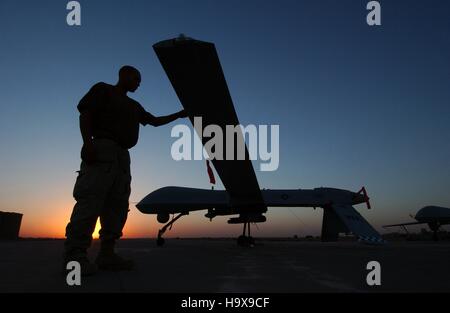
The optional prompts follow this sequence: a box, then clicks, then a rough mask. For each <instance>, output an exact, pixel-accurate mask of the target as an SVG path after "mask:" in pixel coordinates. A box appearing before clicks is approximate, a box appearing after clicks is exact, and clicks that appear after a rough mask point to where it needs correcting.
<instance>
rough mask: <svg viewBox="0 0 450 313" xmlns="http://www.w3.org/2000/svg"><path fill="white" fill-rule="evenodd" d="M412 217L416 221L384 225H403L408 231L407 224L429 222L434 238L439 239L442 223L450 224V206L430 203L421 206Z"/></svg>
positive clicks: (386, 226)
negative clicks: (445, 206)
mask: <svg viewBox="0 0 450 313" xmlns="http://www.w3.org/2000/svg"><path fill="white" fill-rule="evenodd" d="M411 217H412V218H414V219H415V220H416V222H410V223H400V224H392V225H385V226H383V227H384V228H388V227H396V226H401V227H403V229H404V230H405V231H406V232H408V230H407V229H406V226H408V225H419V224H428V227H430V229H431V231H432V232H433V240H434V241H437V240H438V239H439V238H438V231H439V228H440V227H441V226H442V225H447V224H450V208H444V207H440V206H432V205H430V206H426V207H423V208H421V209H420V210H419V211H418V212H417V214H416V216H414V217H413V216H411Z"/></svg>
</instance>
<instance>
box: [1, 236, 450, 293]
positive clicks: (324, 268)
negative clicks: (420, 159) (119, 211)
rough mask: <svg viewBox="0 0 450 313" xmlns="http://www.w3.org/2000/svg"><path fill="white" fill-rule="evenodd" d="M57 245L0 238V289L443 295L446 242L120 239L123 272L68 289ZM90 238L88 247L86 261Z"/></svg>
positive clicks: (449, 276) (447, 277) (447, 288)
mask: <svg viewBox="0 0 450 313" xmlns="http://www.w3.org/2000/svg"><path fill="white" fill-rule="evenodd" d="M62 249H63V241H62V240H19V241H0V251H1V253H0V292H151V293H154V292H164V293H166V292H169V293H170V292H244V293H246V292H251V293H260V292H261V293H262V292H275V293H281V292H289V293H297V292H299V293H303V292H450V264H449V260H450V243H449V242H448V241H447V242H437V243H436V242H392V243H389V244H387V245H384V246H367V245H361V244H359V243H356V242H336V243H322V242H307V241H275V240H262V239H260V240H258V241H257V245H256V246H255V247H253V248H242V247H238V246H237V245H236V243H235V241H234V240H232V239H167V241H166V245H165V246H164V247H162V248H159V247H157V246H156V244H155V240H151V239H135V240H133V239H129V240H122V241H120V242H119V245H118V249H117V250H118V252H119V253H121V254H122V255H123V256H126V257H130V258H133V259H134V260H135V262H136V269H135V270H133V271H129V272H99V273H98V274H97V275H96V276H92V277H83V278H82V284H81V286H77V287H69V286H67V285H66V281H65V276H64V275H62V274H61V254H62ZM97 249H98V242H97V241H96V242H95V243H94V245H93V247H92V248H91V249H90V256H91V257H92V258H93V257H94V256H95V253H96V251H97ZM373 260H375V261H378V262H379V263H380V265H381V286H373V287H371V286H368V285H367V283H366V276H367V274H368V272H369V270H367V269H366V265H367V263H368V262H369V261H373Z"/></svg>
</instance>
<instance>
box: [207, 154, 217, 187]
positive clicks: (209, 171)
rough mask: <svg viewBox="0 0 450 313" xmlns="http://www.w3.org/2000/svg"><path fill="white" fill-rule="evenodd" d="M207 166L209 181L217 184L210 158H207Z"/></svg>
mask: <svg viewBox="0 0 450 313" xmlns="http://www.w3.org/2000/svg"><path fill="white" fill-rule="evenodd" d="M206 168H207V170H208V176H209V182H210V183H211V184H213V185H215V184H216V179H215V178H214V172H213V170H212V168H211V166H210V165H209V160H206Z"/></svg>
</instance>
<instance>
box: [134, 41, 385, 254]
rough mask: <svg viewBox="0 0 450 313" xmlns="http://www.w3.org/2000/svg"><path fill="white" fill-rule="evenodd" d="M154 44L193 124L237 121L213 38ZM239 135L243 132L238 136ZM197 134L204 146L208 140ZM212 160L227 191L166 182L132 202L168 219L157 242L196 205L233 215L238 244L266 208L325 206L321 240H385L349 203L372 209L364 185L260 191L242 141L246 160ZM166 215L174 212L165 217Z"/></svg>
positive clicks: (249, 241)
mask: <svg viewBox="0 0 450 313" xmlns="http://www.w3.org/2000/svg"><path fill="white" fill-rule="evenodd" d="M153 49H154V50H155V52H156V55H157V56H158V58H159V61H160V62H161V64H162V66H163V68H164V71H165V72H166V74H167V76H168V78H169V80H170V82H171V84H172V86H173V88H174V89H175V92H176V94H177V96H178V98H179V99H180V102H181V104H182V105H183V107H184V108H185V110H186V111H187V112H188V113H189V119H190V121H191V123H192V124H194V117H202V119H203V125H204V127H206V126H208V125H218V126H219V127H221V129H222V130H225V126H226V125H233V126H237V125H240V124H239V121H238V118H237V115H236V111H235V109H234V105H233V102H232V99H231V96H230V93H229V91H228V86H227V83H226V80H225V77H224V74H223V71H222V68H221V65H220V61H219V57H218V55H217V52H216V49H215V46H214V44H213V43H209V42H204V41H199V40H194V39H191V38H187V37H184V36H180V37H178V38H174V39H169V40H164V41H161V42H158V43H156V44H154V45H153ZM196 131H198V130H197V129H196ZM224 136H225V138H224V140H223V142H227V140H226V136H227V134H226V132H224ZM233 136H235V138H234V139H235V140H233V142H234V143H235V147H234V148H235V149H234V151H237V150H236V143H237V142H238V141H240V140H241V142H242V140H243V136H242V133H239V132H237V133H233ZM238 136H241V137H240V138H236V137H238ZM199 137H200V138H202V144H203V145H205V143H206V142H207V139H206V138H205V137H203V136H199ZM208 139H209V138H208ZM238 139H239V140H238ZM226 148H227V147H226V145H224V147H223V149H224V155H227V154H226ZM211 162H212V163H213V165H214V168H215V170H216V172H217V173H218V175H219V176H220V178H221V181H222V183H223V185H224V187H225V189H226V190H208V189H196V188H187V187H164V188H161V189H158V190H155V191H153V192H152V193H150V194H148V195H147V196H146V197H144V198H143V199H142V200H141V201H140V202H139V203H138V204H137V205H136V207H137V208H138V210H139V211H141V212H142V213H145V214H156V215H157V220H158V222H160V223H167V224H166V225H165V226H164V227H163V228H162V229H160V230H159V232H158V239H157V244H158V246H161V245H163V244H164V238H162V235H163V234H164V232H165V231H166V230H167V229H168V228H169V227H172V225H173V223H174V222H175V221H177V220H178V219H179V218H180V217H182V216H184V215H187V214H189V212H191V211H195V210H207V213H206V214H205V217H206V218H208V219H213V218H214V217H216V216H224V215H237V216H234V217H231V218H230V219H229V220H228V223H229V224H243V232H242V235H241V236H239V237H238V240H237V242H238V244H239V245H242V246H251V245H253V244H254V240H253V238H252V237H251V232H250V226H251V224H252V223H262V222H265V221H266V217H265V216H264V213H266V212H267V207H320V208H323V210H324V214H323V222H322V240H323V241H336V240H337V239H338V237H339V233H350V232H351V233H353V234H354V235H355V236H357V237H358V239H359V240H360V241H362V242H365V243H371V244H379V243H384V242H385V241H384V240H383V239H382V238H381V236H380V234H379V233H378V232H377V231H376V230H375V229H374V228H373V227H372V226H371V225H370V224H369V223H368V222H367V221H366V220H365V219H364V217H362V216H361V214H359V213H358V211H356V210H355V209H354V208H353V205H357V204H360V203H366V204H367V206H368V208H369V209H370V203H369V197H368V196H367V193H366V190H365V188H364V187H363V188H361V190H360V191H359V192H352V191H348V190H342V189H335V188H315V189H311V190H302V189H290V190H271V189H267V190H265V189H264V190H261V189H260V188H259V184H258V181H257V179H256V175H255V171H254V169H253V166H252V163H251V160H250V159H249V154H248V151H247V147H246V146H245V159H244V160H238V159H234V160H218V159H212V160H211ZM207 165H208V173H209V174H210V179H211V173H212V170H211V168H210V167H209V163H208V161H207ZM170 214H178V215H177V216H174V217H173V219H172V220H171V221H170V222H169V220H170Z"/></svg>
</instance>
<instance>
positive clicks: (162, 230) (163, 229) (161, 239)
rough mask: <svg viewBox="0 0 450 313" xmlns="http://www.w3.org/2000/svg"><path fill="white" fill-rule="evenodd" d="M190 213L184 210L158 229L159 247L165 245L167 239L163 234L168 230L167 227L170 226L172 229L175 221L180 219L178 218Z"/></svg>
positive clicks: (157, 241) (157, 243)
mask: <svg viewBox="0 0 450 313" xmlns="http://www.w3.org/2000/svg"><path fill="white" fill-rule="evenodd" d="M188 214H189V213H186V212H183V213H180V214H178V215H177V216H175V217H174V218H173V219H172V220H171V221H170V222H169V223H167V224H166V225H164V227H163V228H161V229H160V230H159V231H158V238H157V239H156V245H157V246H158V247H162V246H163V245H164V243H165V242H166V241H165V240H164V238H163V237H162V235H164V233H165V232H166V230H167V228H169V230H170V229H172V225H173V223H175V222H176V220H178V219H179V218H180V217H182V216H183V215H188Z"/></svg>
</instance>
